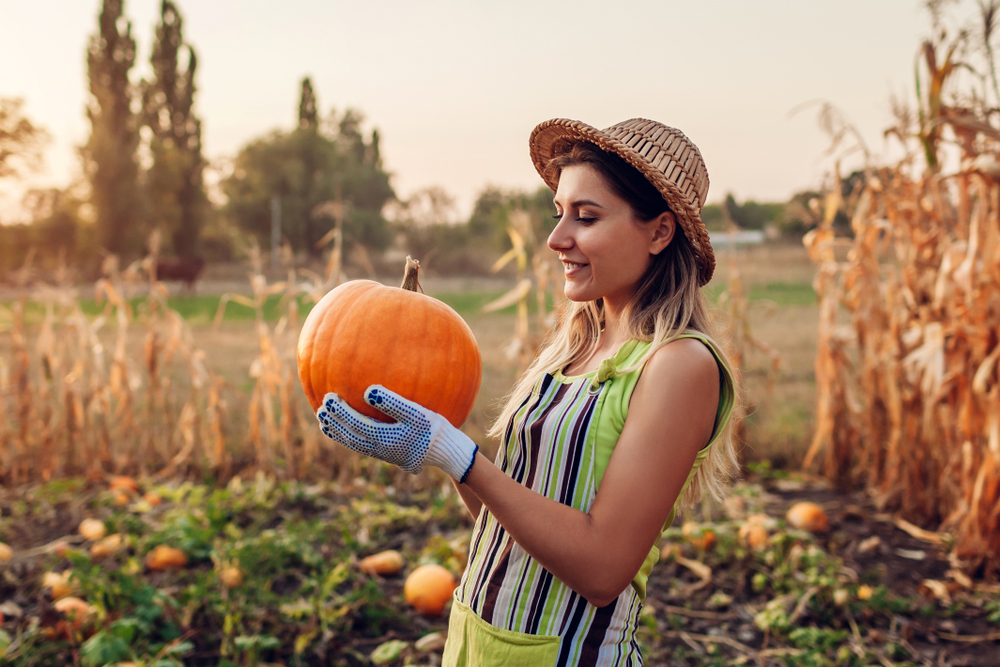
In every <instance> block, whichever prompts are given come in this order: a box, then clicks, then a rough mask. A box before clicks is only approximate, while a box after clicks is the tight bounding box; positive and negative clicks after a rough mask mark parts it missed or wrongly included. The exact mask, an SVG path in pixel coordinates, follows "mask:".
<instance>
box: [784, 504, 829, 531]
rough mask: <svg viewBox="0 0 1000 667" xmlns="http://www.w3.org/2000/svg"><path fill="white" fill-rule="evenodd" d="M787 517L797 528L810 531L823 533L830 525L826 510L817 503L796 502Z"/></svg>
mask: <svg viewBox="0 0 1000 667" xmlns="http://www.w3.org/2000/svg"><path fill="white" fill-rule="evenodd" d="M785 518H786V519H787V520H788V523H790V524H791V525H792V526H794V527H795V528H798V529H800V530H808V531H809V532H810V533H822V532H823V531H825V530H826V529H827V528H828V527H829V520H828V519H827V517H826V512H824V511H823V508H822V507H820V506H819V505H817V504H816V503H811V502H801V503H795V504H794V505H792V507H791V508H790V509H789V510H788V514H786V515H785Z"/></svg>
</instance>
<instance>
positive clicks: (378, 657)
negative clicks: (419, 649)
mask: <svg viewBox="0 0 1000 667" xmlns="http://www.w3.org/2000/svg"><path fill="white" fill-rule="evenodd" d="M409 646H410V643H409V642H404V641H400V640H398V639H390V640H389V641H387V642H385V643H383V644H379V645H378V646H377V647H376V648H375V650H374V651H372V654H371V661H372V662H374V663H375V664H376V665H384V664H387V663H390V662H394V661H396V660H399V656H401V655H402V654H403V651H405V650H406V649H407V648H408V647H409Z"/></svg>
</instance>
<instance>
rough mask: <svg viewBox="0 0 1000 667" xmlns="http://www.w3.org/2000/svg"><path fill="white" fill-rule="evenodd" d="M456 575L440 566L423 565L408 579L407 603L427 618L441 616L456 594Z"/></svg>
mask: <svg viewBox="0 0 1000 667" xmlns="http://www.w3.org/2000/svg"><path fill="white" fill-rule="evenodd" d="M457 586H458V582H457V581H455V575H453V574H452V573H451V572H449V571H448V570H446V569H445V568H443V567H441V566H440V565H421V566H420V567H418V568H417V569H415V570H414V571H413V572H411V573H410V576H408V577H407V578H406V583H405V584H403V595H404V596H405V597H406V602H407V603H408V604H409V605H410V606H411V607H413V608H414V609H416V610H417V611H419V612H420V613H421V614H424V615H426V616H439V615H440V614H441V612H442V611H444V607H445V605H446V604H448V600H450V599H451V594H452V593H454V592H455V588H456V587H457Z"/></svg>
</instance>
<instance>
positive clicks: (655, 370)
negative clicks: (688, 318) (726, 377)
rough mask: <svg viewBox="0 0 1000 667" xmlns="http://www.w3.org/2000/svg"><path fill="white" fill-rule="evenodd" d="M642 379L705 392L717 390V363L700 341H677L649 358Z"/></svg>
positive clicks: (701, 340)
mask: <svg viewBox="0 0 1000 667" xmlns="http://www.w3.org/2000/svg"><path fill="white" fill-rule="evenodd" d="M643 375H646V376H648V380H652V382H653V383H654V384H658V383H660V382H663V383H668V384H673V383H675V382H682V383H685V384H688V383H691V386H692V388H694V387H696V386H699V385H704V386H705V388H706V389H708V388H712V387H713V386H714V387H717V386H718V380H719V361H718V359H717V358H716V355H715V352H714V351H713V350H712V348H711V347H710V343H708V342H707V341H706V340H704V339H703V338H701V337H684V338H677V339H675V340H672V341H670V342H669V343H665V344H664V345H661V346H660V347H659V348H658V349H657V350H656V351H654V352H653V353H652V354H651V355H650V357H649V360H648V361H647V362H646V367H645V371H644V373H643Z"/></svg>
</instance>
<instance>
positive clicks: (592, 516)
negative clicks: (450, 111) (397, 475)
mask: <svg viewBox="0 0 1000 667" xmlns="http://www.w3.org/2000/svg"><path fill="white" fill-rule="evenodd" d="M530 148H531V157H532V160H533V161H534V164H535V167H536V169H538V172H539V174H541V176H542V178H543V179H544V180H545V182H546V183H547V184H548V185H549V187H551V188H552V189H553V191H555V198H554V204H555V217H556V219H557V220H558V222H557V224H556V226H555V229H553V231H552V233H551V234H550V236H549V238H548V245H549V247H550V248H551V249H552V250H553V251H554V252H556V253H557V254H558V256H559V259H560V260H561V261H562V263H563V266H564V267H565V281H566V282H565V293H566V296H567V297H568V298H569V300H570V301H571V306H570V307H569V309H568V311H567V313H566V314H565V316H564V317H563V320H562V322H561V323H560V325H559V327H558V330H557V331H556V332H555V333H554V335H553V336H552V337H551V338H550V340H549V341H548V342H547V343H546V345H545V346H544V348H543V349H542V351H541V352H540V354H539V355H538V357H537V358H536V359H535V361H534V362H533V363H532V364H531V366H530V367H529V368H528V370H527V371H526V372H525V374H524V375H523V376H522V377H521V379H520V380H519V382H518V383H517V385H516V386H515V388H514V390H513V391H512V393H511V395H510V397H509V399H508V402H507V404H506V407H505V408H504V409H503V411H502V412H501V414H500V416H499V418H498V419H497V421H496V423H495V424H494V425H493V428H492V430H491V432H490V435H491V436H494V437H499V438H500V443H501V446H500V450H499V453H498V455H497V459H496V464H492V463H490V461H489V460H488V459H486V458H485V457H484V456H483V455H482V454H480V453H478V447H477V446H476V445H475V444H474V443H473V442H472V441H471V440H469V438H468V437H466V436H465V435H464V434H463V433H462V432H461V431H459V430H458V429H456V428H454V427H452V426H451V425H450V424H449V423H448V422H447V421H446V420H445V419H444V418H442V417H440V416H439V415H437V414H435V413H433V412H430V411H428V410H426V409H424V408H422V407H421V406H419V405H416V404H414V403H412V402H410V401H407V400H405V399H402V398H401V397H399V396H397V395H396V394H393V393H392V392H389V391H388V390H386V389H384V388H382V387H379V386H373V387H370V388H369V390H368V391H367V392H366V399H367V400H368V402H369V403H370V404H371V405H372V406H374V407H376V408H379V409H381V410H382V411H383V412H385V413H386V414H388V415H389V416H391V417H392V418H394V419H396V420H397V421H396V423H394V424H382V423H379V422H375V421H373V420H369V419H367V418H365V417H363V416H362V415H360V414H359V413H357V412H354V411H353V410H351V409H350V408H349V407H348V406H347V405H346V403H344V402H343V401H341V400H340V399H339V398H338V397H337V396H336V395H334V394H329V395H328V396H327V399H326V400H325V401H324V405H323V406H322V407H321V408H320V410H319V411H318V412H317V416H318V417H319V420H320V422H321V425H322V427H323V431H324V433H326V434H327V435H328V436H330V437H331V438H334V439H335V440H338V441H339V442H343V443H345V444H346V445H347V446H349V447H351V448H352V449H355V450H357V451H362V452H363V453H366V454H369V455H372V456H377V457H379V458H382V459H383V460H387V461H390V462H392V463H396V464H397V465H400V466H401V467H403V468H404V469H406V470H410V471H416V470H419V469H421V467H422V466H423V465H425V464H430V465H436V466H439V467H441V468H442V469H444V470H445V471H446V472H447V473H448V474H450V475H451V476H452V477H453V478H454V479H455V480H456V487H457V488H458V490H459V493H460V494H461V496H462V498H463V500H464V501H465V504H466V505H467V507H468V508H469V511H470V512H471V513H472V514H473V516H475V517H477V520H476V526H475V529H474V531H473V537H472V547H471V550H470V556H469V564H468V567H467V569H466V571H465V574H464V575H463V577H462V581H461V584H460V585H459V587H458V589H457V590H456V592H455V599H454V601H453V604H452V611H451V619H450V623H449V630H448V644H447V646H446V648H445V653H444V664H445V665H474V666H476V667H489V666H492V665H636V664H641V662H642V658H641V656H640V654H639V648H638V645H637V642H636V639H635V631H636V627H637V625H638V619H639V611H640V609H641V604H642V599H643V598H644V597H645V594H646V580H647V578H648V576H649V572H650V570H651V569H652V567H653V565H654V563H655V562H656V560H657V558H658V554H659V552H658V550H657V548H656V543H657V541H658V540H659V538H660V535H661V533H662V531H663V530H664V529H665V528H666V527H668V526H669V525H670V524H671V522H672V521H673V519H674V515H675V512H676V509H677V507H678V506H679V504H681V503H688V504H690V503H693V502H696V501H697V500H699V499H700V498H701V496H702V495H704V494H710V495H714V496H716V497H718V496H720V495H721V494H722V492H723V490H724V488H725V486H726V484H727V482H728V481H729V480H730V478H731V475H732V474H733V472H734V471H735V469H736V461H735V455H734V445H733V441H732V431H731V428H730V427H729V417H730V415H731V413H732V410H733V406H734V403H735V400H736V388H735V383H734V380H733V375H732V372H731V370H730V368H729V365H728V362H727V361H726V359H725V357H724V355H723V354H722V353H721V351H720V350H719V347H718V346H717V345H716V343H715V342H714V340H713V338H712V324H711V322H710V318H709V314H708V309H707V306H706V304H705V301H704V298H703V297H702V295H701V291H700V288H701V286H703V285H704V284H705V283H707V282H708V281H709V280H710V279H711V276H712V272H713V270H714V267H715V258H714V255H713V253H712V248H711V245H710V244H709V241H708V234H707V232H706V231H705V226H704V224H703V223H702V222H701V217H700V213H701V207H702V206H703V205H704V202H705V195H706V193H707V190H708V175H707V173H706V171H705V166H704V163H703V161H702V158H701V154H700V152H699V151H698V149H697V147H695V145H694V144H693V143H691V142H690V140H688V139H687V137H685V136H684V135H683V134H682V133H680V132H679V131H678V130H675V129H673V128H669V127H666V126H664V125H661V124H660V123H656V122H653V121H648V120H643V119H633V120H629V121H625V122H623V123H619V124H617V125H613V126H612V127H610V128H607V129H606V130H603V131H601V130H597V129H595V128H593V127H590V126H589V125H586V124H584V123H580V122H578V121H571V120H565V119H555V120H550V121H547V122H545V123H542V124H541V125H539V126H538V127H536V128H535V130H534V132H533V133H532V135H531V140H530Z"/></svg>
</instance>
